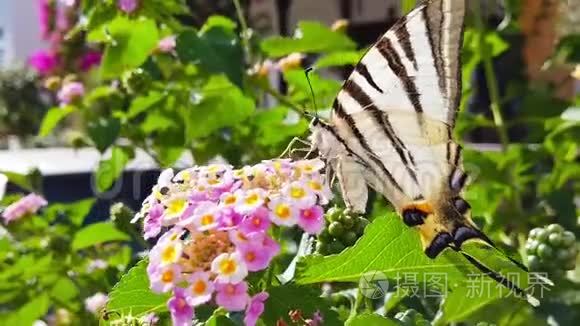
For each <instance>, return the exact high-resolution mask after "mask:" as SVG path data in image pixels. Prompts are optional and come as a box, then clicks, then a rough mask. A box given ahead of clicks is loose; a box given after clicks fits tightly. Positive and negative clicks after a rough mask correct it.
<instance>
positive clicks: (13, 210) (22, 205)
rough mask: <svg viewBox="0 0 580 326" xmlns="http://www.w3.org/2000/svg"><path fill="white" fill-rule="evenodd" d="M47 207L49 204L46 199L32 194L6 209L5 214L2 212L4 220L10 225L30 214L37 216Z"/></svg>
mask: <svg viewBox="0 0 580 326" xmlns="http://www.w3.org/2000/svg"><path fill="white" fill-rule="evenodd" d="M46 205H48V202H47V201H46V199H44V197H42V196H40V195H37V194H35V193H30V194H28V195H26V196H24V197H22V198H21V199H20V200H18V201H17V202H15V203H13V204H11V205H10V206H8V207H6V208H5V209H4V212H2V217H3V218H4V222H5V223H6V224H8V223H10V222H12V221H16V220H19V219H20V218H22V217H24V216H26V215H28V214H35V213H36V212H37V211H38V210H39V209H40V208H42V207H44V206H46Z"/></svg>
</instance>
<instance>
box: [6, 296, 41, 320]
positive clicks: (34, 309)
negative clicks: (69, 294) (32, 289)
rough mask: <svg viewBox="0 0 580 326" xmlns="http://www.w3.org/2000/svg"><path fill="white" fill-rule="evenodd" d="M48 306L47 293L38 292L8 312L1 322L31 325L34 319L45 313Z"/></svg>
mask: <svg viewBox="0 0 580 326" xmlns="http://www.w3.org/2000/svg"><path fill="white" fill-rule="evenodd" d="M49 306H50V299H49V297H48V294H46V293H43V294H40V295H38V296H36V297H34V299H32V300H31V301H29V302H27V303H26V304H25V305H23V306H22V307H20V308H19V309H18V310H17V311H15V312H13V313H12V314H10V315H9V317H8V318H7V319H6V320H4V321H3V324H4V325H22V326H29V325H32V324H33V323H34V321H36V320H38V319H40V318H42V317H43V316H44V315H45V314H46V312H47V311H48V308H49Z"/></svg>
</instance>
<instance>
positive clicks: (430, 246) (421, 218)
mask: <svg viewBox="0 0 580 326" xmlns="http://www.w3.org/2000/svg"><path fill="white" fill-rule="evenodd" d="M401 216H402V218H403V222H404V223H405V224H407V225H408V226H410V227H415V228H417V229H418V231H419V234H420V237H421V244H422V246H423V251H424V252H425V254H426V255H427V256H428V257H429V258H435V257H437V256H438V255H439V254H440V253H441V252H442V251H443V250H444V249H445V248H452V249H459V248H461V246H462V244H463V243H464V242H465V241H467V240H476V241H477V240H479V241H481V242H484V243H486V244H488V245H491V246H493V244H492V242H491V240H490V239H489V238H488V237H487V236H486V235H485V234H484V233H483V232H482V231H480V230H479V229H478V228H477V227H476V226H475V224H474V223H473V221H472V220H471V217H470V216H469V204H467V202H466V201H465V200H463V199H462V198H459V197H458V198H454V199H451V200H449V201H448V202H447V201H446V202H443V204H439V205H432V204H430V203H428V202H427V201H418V202H414V203H412V204H409V205H407V206H405V207H404V208H403V209H402V214H401Z"/></svg>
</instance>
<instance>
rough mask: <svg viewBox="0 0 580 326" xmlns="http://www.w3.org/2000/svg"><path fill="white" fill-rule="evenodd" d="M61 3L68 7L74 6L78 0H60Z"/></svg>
mask: <svg viewBox="0 0 580 326" xmlns="http://www.w3.org/2000/svg"><path fill="white" fill-rule="evenodd" d="M59 2H60V3H61V4H63V5H64V6H67V7H72V6H74V5H75V4H76V2H77V0H59Z"/></svg>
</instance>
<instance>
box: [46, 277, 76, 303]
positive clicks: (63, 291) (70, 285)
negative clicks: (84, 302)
mask: <svg viewBox="0 0 580 326" xmlns="http://www.w3.org/2000/svg"><path fill="white" fill-rule="evenodd" d="M78 295H79V289H78V288H77V286H76V285H75V283H74V282H73V281H71V279H70V278H68V277H61V278H59V279H58V281H56V283H55V284H54V286H53V287H52V289H51V290H50V296H51V297H52V298H54V299H56V300H58V301H59V302H62V303H68V301H71V300H72V299H73V298H75V297H77V296H78Z"/></svg>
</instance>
